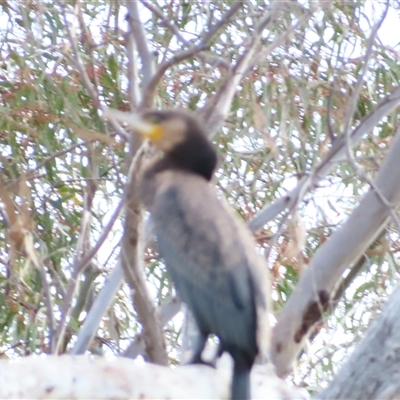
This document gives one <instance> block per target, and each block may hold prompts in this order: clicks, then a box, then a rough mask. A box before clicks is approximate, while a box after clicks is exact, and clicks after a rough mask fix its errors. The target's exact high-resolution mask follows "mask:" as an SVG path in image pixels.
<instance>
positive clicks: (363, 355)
mask: <svg viewBox="0 0 400 400" xmlns="http://www.w3.org/2000/svg"><path fill="white" fill-rule="evenodd" d="M317 398H318V399H330V400H331V399H352V400H357V399H360V400H366V399H380V400H382V399H385V400H389V399H399V398H400V285H399V286H397V288H396V290H395V291H394V293H393V294H392V295H391V296H390V298H389V300H388V302H387V304H386V305H385V307H384V308H383V310H382V314H381V315H380V316H379V317H378V318H377V319H376V321H374V323H373V324H372V326H371V328H370V329H369V330H368V332H367V335H366V336H365V338H364V340H363V341H362V342H361V344H360V345H359V347H358V348H357V349H356V350H355V351H354V353H353V354H352V355H351V357H350V359H349V361H348V362H347V363H346V364H345V365H344V366H343V368H342V369H341V370H340V371H339V373H338V374H337V375H336V377H335V379H334V380H333V382H332V383H331V385H330V386H329V387H328V388H327V389H325V390H324V391H323V392H321V393H320V394H319V395H318V396H317Z"/></svg>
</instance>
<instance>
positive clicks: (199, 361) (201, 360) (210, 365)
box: [187, 356, 216, 368]
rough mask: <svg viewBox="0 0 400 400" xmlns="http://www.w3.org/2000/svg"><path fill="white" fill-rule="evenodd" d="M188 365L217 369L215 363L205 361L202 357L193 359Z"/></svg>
mask: <svg viewBox="0 0 400 400" xmlns="http://www.w3.org/2000/svg"><path fill="white" fill-rule="evenodd" d="M187 364H188V365H191V364H202V365H208V366H209V367H211V368H216V365H215V361H214V362H208V361H204V360H203V359H202V358H201V357H200V356H194V357H192V358H191V359H190V360H189V362H188V363H187Z"/></svg>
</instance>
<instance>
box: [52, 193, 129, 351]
mask: <svg viewBox="0 0 400 400" xmlns="http://www.w3.org/2000/svg"><path fill="white" fill-rule="evenodd" d="M123 205H124V202H123V200H121V201H120V202H119V204H118V206H117V208H116V209H115V211H114V213H113V215H112V217H111V219H110V221H109V222H108V224H107V226H106V227H105V228H104V230H103V232H102V234H101V236H100V237H99V239H98V241H97V243H96V244H95V245H94V246H93V247H92V249H91V250H88V252H87V253H86V254H85V255H84V256H83V257H82V258H81V259H79V260H75V262H74V264H75V265H74V266H73V267H72V268H71V269H72V271H73V272H72V276H71V283H70V285H69V287H68V289H67V293H66V296H65V298H64V304H63V308H62V310H61V319H60V322H59V324H58V327H57V331H56V334H55V338H56V343H55V347H54V349H53V351H52V353H53V354H58V352H59V350H60V346H61V343H62V339H63V337H64V332H65V328H66V321H67V317H68V315H69V312H70V310H71V307H70V306H71V303H72V300H73V297H74V293H75V289H76V286H77V283H78V277H79V274H80V273H81V272H82V271H83V269H84V268H85V267H86V266H87V265H88V264H89V262H90V261H91V260H92V258H93V257H94V256H95V255H96V254H97V252H98V251H99V249H100V247H101V246H102V245H103V243H104V241H105V240H106V239H107V236H108V234H109V233H110V231H111V229H112V227H113V226H114V223H115V221H116V220H117V218H118V216H119V214H120V212H121V210H122V207H123Z"/></svg>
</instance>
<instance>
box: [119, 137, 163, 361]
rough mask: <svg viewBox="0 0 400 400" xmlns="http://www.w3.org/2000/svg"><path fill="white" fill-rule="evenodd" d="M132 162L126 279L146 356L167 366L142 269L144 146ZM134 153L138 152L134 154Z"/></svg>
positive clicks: (123, 253) (160, 329) (124, 246)
mask: <svg viewBox="0 0 400 400" xmlns="http://www.w3.org/2000/svg"><path fill="white" fill-rule="evenodd" d="M130 152H131V157H133V154H135V157H133V159H132V163H131V165H130V168H129V172H128V179H127V184H126V189H125V195H126V203H127V215H126V218H125V225H124V235H123V239H122V248H121V265H122V269H123V271H124V276H125V280H126V281H127V283H128V284H129V287H130V288H131V290H132V301H133V305H134V308H135V310H136V312H137V314H138V319H139V322H140V323H141V324H142V327H143V336H144V340H145V345H146V357H147V359H148V360H149V361H150V362H154V363H156V364H162V365H166V364H168V356H167V351H166V346H165V339H164V334H163V326H162V324H161V321H160V316H159V314H158V310H157V309H156V307H155V304H154V301H153V299H152V296H151V294H150V291H149V289H148V286H147V282H146V277H145V274H144V266H143V237H142V235H141V226H142V212H141V205H140V200H139V197H138V193H137V187H136V182H137V181H136V179H137V176H136V172H137V171H138V169H139V168H138V166H139V165H140V162H141V160H142V157H143V155H144V147H143V146H142V147H141V149H139V150H138V151H137V152H135V149H134V146H133V145H132V144H131V149H130ZM134 152H135V153H134Z"/></svg>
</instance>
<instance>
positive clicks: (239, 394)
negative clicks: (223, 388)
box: [231, 361, 251, 400]
mask: <svg viewBox="0 0 400 400" xmlns="http://www.w3.org/2000/svg"><path fill="white" fill-rule="evenodd" d="M250 371H251V365H250V366H249V365H244V363H243V362H240V361H235V365H234V367H233V377H232V387H231V400H250Z"/></svg>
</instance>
